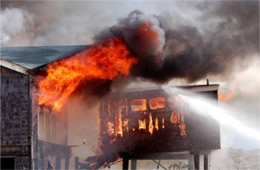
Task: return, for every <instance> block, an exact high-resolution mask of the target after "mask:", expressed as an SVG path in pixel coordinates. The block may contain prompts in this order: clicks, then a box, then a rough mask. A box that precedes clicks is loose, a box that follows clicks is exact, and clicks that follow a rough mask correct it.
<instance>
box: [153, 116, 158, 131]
mask: <svg viewBox="0 0 260 170" xmlns="http://www.w3.org/2000/svg"><path fill="white" fill-rule="evenodd" d="M154 128H155V129H156V130H159V120H158V117H156V118H155V127H154Z"/></svg>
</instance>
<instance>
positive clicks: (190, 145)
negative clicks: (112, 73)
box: [100, 85, 220, 169]
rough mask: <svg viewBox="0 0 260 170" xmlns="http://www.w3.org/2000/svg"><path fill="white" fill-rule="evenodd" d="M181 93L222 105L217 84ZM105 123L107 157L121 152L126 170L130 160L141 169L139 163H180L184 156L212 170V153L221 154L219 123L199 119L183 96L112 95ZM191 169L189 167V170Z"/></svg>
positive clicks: (103, 110) (104, 108)
mask: <svg viewBox="0 0 260 170" xmlns="http://www.w3.org/2000/svg"><path fill="white" fill-rule="evenodd" d="M180 88H184V89H187V90H190V91H193V92H197V93H200V94H201V95H204V96H208V97H211V98H213V99H215V100H216V101H217V91H218V85H197V86H182V87H180ZM100 119H101V121H100V136H101V147H102V150H103V151H104V153H105V155H113V154H114V153H115V152H116V153H118V154H119V155H120V157H122V158H123V159H126V160H125V161H124V162H123V168H124V169H128V163H127V162H128V159H131V161H132V162H134V163H132V169H136V160H138V159H141V160H142V159H146V160H147V159H173V155H171V154H169V153H175V154H176V155H174V159H178V158H179V159H181V157H182V156H183V154H184V153H185V154H186V158H185V159H189V156H193V157H194V163H195V168H196V169H199V166H203V167H204V169H208V166H209V165H208V160H209V159H208V156H209V154H210V152H211V150H214V149H220V132H219V125H218V123H217V122H216V121H215V120H213V119H212V118H209V117H205V116H202V115H197V114H194V113H193V111H192V110H191V109H189V108H188V106H187V105H186V104H185V102H184V101H182V98H181V96H180V95H179V94H178V93H176V94H171V95H170V94H168V93H167V92H166V91H164V90H163V89H135V90H130V91H124V92H116V93H112V94H111V95H110V96H108V97H106V98H105V99H103V100H102V101H101V103H100ZM178 153H181V154H178ZM182 159H184V158H182ZM201 159H203V160H201ZM199 162H204V165H199ZM192 164H193V163H192V162H189V169H192V168H193V165H192Z"/></svg>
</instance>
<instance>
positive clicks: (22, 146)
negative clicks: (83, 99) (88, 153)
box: [0, 46, 86, 169]
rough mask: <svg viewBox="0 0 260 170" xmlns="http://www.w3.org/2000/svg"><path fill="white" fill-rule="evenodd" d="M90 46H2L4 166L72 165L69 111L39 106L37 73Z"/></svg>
mask: <svg viewBox="0 0 260 170" xmlns="http://www.w3.org/2000/svg"><path fill="white" fill-rule="evenodd" d="M85 48H86V46H52V47H7V48H1V59H0V65H1V169H47V168H48V167H49V168H50V167H52V168H56V169H68V168H69V157H70V148H69V147H68V143H67V116H66V111H63V113H60V114H55V111H53V110H52V109H51V108H49V107H46V106H39V105H38V103H37V100H38V94H37V93H38V90H37V89H38V87H37V84H36V83H35V81H36V77H37V76H39V74H40V73H41V70H44V69H45V67H46V65H48V64H49V63H51V62H53V61H55V60H58V59H61V58H63V57H66V56H70V55H72V54H74V53H76V52H79V51H81V50H82V49H85Z"/></svg>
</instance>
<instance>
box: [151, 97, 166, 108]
mask: <svg viewBox="0 0 260 170" xmlns="http://www.w3.org/2000/svg"><path fill="white" fill-rule="evenodd" d="M149 106H150V109H151V110H157V109H163V108H165V98H164V97H155V98H151V99H149Z"/></svg>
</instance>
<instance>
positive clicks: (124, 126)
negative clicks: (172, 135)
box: [101, 96, 187, 143]
mask: <svg viewBox="0 0 260 170" xmlns="http://www.w3.org/2000/svg"><path fill="white" fill-rule="evenodd" d="M169 99H170V100H172V101H169V102H168V103H169V104H170V108H171V109H173V111H172V112H170V113H167V112H168V111H166V112H165V109H166V110H167V108H166V100H165V97H155V98H150V99H143V98H139V99H130V100H128V99H127V98H123V99H120V100H118V99H116V100H107V101H105V102H102V103H101V108H102V109H101V110H102V111H101V114H104V115H103V116H101V117H102V118H103V119H102V121H103V122H107V123H106V125H104V126H103V128H101V129H104V130H105V132H103V134H107V135H108V136H110V137H111V140H110V143H114V142H115V141H116V139H117V138H118V137H125V136H127V134H128V133H133V132H135V133H138V132H140V133H142V134H150V135H153V134H154V133H155V132H159V131H160V130H163V129H166V128H167V129H168V128H172V127H173V128H175V129H176V130H177V131H178V132H179V135H180V136H182V137H184V136H187V133H186V124H185V121H184V113H183V111H182V110H183V108H184V107H182V108H178V107H174V108H173V107H171V106H173V104H172V103H174V106H176V104H177V103H178V104H179V105H180V106H183V105H182V104H181V103H182V101H181V98H180V97H179V96H175V97H171V98H169ZM147 101H149V104H147ZM148 108H149V109H150V111H148ZM158 111H159V112H158ZM160 112H162V113H160ZM167 115H168V116H167Z"/></svg>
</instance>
